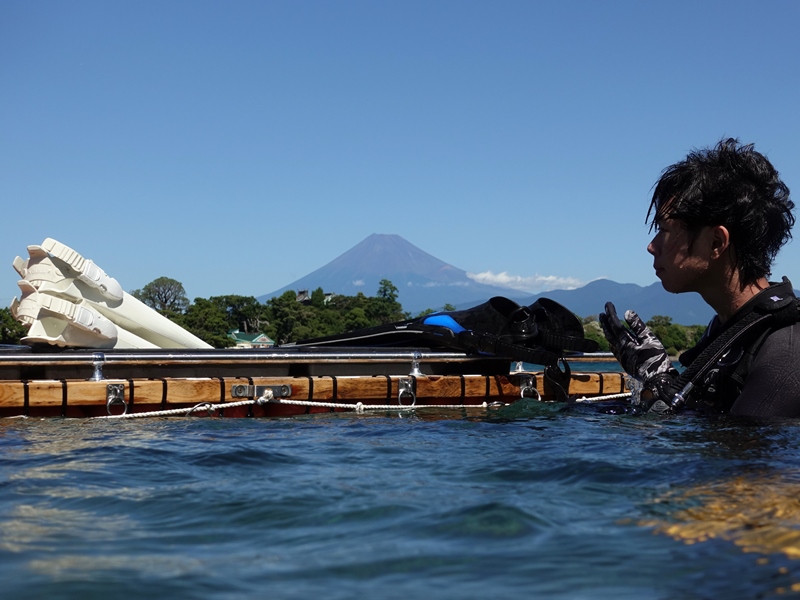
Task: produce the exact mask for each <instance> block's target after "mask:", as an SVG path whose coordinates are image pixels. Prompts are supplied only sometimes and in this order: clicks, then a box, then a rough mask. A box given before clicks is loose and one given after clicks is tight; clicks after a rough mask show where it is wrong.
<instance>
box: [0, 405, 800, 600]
mask: <svg viewBox="0 0 800 600" xmlns="http://www.w3.org/2000/svg"><path fill="white" fill-rule="evenodd" d="M799 425H800V424H799V423H798V422H796V421H788V422H776V423H753V422H749V421H741V420H736V419H732V418H710V417H700V416H697V415H690V414H684V415H679V416H672V417H663V416H662V417H656V416H633V415H625V414H616V415H614V414H606V413H604V412H602V411H599V410H597V409H596V407H594V406H587V405H570V406H566V405H563V404H555V403H552V404H551V403H547V404H545V403H538V402H535V401H533V400H525V401H521V402H520V403H517V404H515V405H512V406H509V407H506V408H500V409H479V410H472V411H469V412H464V411H460V410H451V411H447V410H444V411H443V410H438V411H436V412H426V410H424V409H420V410H419V411H417V412H416V413H404V414H397V413H378V414H363V415H360V414H344V413H335V414H323V415H315V416H307V417H299V418H283V419H214V418H198V417H189V418H184V417H173V418H157V419H148V420H124V421H123V420H114V421H110V420H71V419H46V420H40V419H3V420H0V453H1V454H0V456H2V460H1V461H0V576H1V578H2V579H1V581H2V588H1V589H0V596H1V597H2V598H9V599H12V598H48V599H53V598H76V599H78V598H80V599H92V598H103V599H108V598H126V599H129V598H148V599H154V598H203V599H220V600H221V599H238V598H278V599H280V598H298V599H300V598H321V597H324V598H326V599H339V598H341V599H345V598H388V599H393V598H397V599H403V600H408V599H410V598H425V599H430V598H482V599H483V598H492V599H496V598H592V599H596V598H609V599H615V600H616V599H620V598H631V599H634V598H635V599H643V598H663V599H672V598H770V597H785V596H787V595H792V594H794V593H797V591H798V590H800V505H799V504H798V498H800V426H799Z"/></svg>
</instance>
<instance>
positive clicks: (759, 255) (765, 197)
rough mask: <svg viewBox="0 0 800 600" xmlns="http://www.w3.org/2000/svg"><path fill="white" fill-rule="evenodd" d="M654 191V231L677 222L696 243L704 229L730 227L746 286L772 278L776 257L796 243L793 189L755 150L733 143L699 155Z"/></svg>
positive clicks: (672, 170)
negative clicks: (668, 222)
mask: <svg viewBox="0 0 800 600" xmlns="http://www.w3.org/2000/svg"><path fill="white" fill-rule="evenodd" d="M654 188H655V189H654V191H653V199H652V201H651V202H650V208H649V209H648V211H647V218H646V219H645V222H646V223H650V229H651V231H652V229H653V228H654V227H657V226H658V224H659V222H661V221H663V220H664V219H676V220H677V221H679V222H680V223H681V224H682V225H683V226H684V227H686V229H687V230H688V231H689V232H690V235H691V236H692V237H691V239H692V240H694V236H696V235H697V233H698V232H699V230H700V229H701V228H702V227H704V226H707V225H711V226H714V225H723V226H725V227H726V228H727V229H728V231H729V232H730V235H731V243H732V244H733V246H734V248H735V250H736V268H737V269H738V270H739V274H740V278H741V280H742V283H743V284H744V285H748V284H751V283H754V282H755V281H757V280H758V279H760V278H761V277H769V275H770V274H771V267H772V262H773V261H774V260H775V256H776V255H777V254H778V251H779V250H780V249H781V247H782V246H783V245H784V244H785V243H786V242H788V241H789V240H790V239H791V238H792V233H791V229H792V227H793V226H794V222H795V217H794V214H793V211H794V202H792V200H791V199H790V198H789V188H788V187H787V186H786V184H785V183H783V181H781V179H780V176H779V174H778V171H776V170H775V168H774V167H773V166H772V164H771V163H770V162H769V161H768V160H767V158H766V157H765V156H764V155H763V154H760V153H759V152H756V150H755V149H754V147H753V144H746V145H743V144H740V143H739V140H738V139H734V138H728V139H726V140H722V141H720V142H719V143H718V144H717V145H716V146H714V147H713V148H704V149H702V150H694V151H692V152H690V153H689V155H688V156H687V157H686V159H684V160H682V161H680V162H678V163H675V164H674V165H671V166H669V167H667V168H666V169H664V171H663V172H662V174H661V178H660V179H659V180H658V181H657V182H656V185H655V186H654ZM651 215H652V221H651ZM690 251H691V247H690Z"/></svg>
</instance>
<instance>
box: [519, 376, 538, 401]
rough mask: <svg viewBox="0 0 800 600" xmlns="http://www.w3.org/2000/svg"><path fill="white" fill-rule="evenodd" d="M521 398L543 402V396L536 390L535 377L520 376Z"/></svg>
mask: <svg viewBox="0 0 800 600" xmlns="http://www.w3.org/2000/svg"><path fill="white" fill-rule="evenodd" d="M519 397H520V398H534V399H535V400H541V399H542V395H541V394H540V393H539V390H538V389H536V383H535V378H534V377H533V375H526V374H521V375H520V376H519Z"/></svg>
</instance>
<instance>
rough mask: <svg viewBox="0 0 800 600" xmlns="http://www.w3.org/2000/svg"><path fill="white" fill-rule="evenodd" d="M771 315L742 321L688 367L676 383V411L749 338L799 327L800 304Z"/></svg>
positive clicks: (753, 314)
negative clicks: (724, 358) (721, 360)
mask: <svg viewBox="0 0 800 600" xmlns="http://www.w3.org/2000/svg"><path fill="white" fill-rule="evenodd" d="M786 300H787V302H785V303H783V304H782V305H781V306H779V307H778V308H777V309H776V310H775V311H773V312H769V313H766V314H764V313H759V312H755V311H754V312H751V313H750V314H748V315H747V316H745V317H744V318H743V319H742V320H741V321H739V322H738V323H735V324H734V325H733V326H732V327H730V328H729V329H727V330H725V331H724V332H723V333H721V334H720V335H719V337H717V338H716V339H715V340H714V341H713V342H711V343H710V344H709V345H708V346H707V347H706V348H705V350H703V351H702V352H701V353H700V355H699V356H698V357H697V358H695V359H694V360H693V361H692V363H691V364H690V365H689V366H688V367H686V369H685V370H684V371H683V373H681V374H680V375H679V376H678V378H677V379H676V381H675V386H676V389H677V390H678V391H677V393H676V394H675V395H674V396H673V398H672V405H673V408H681V407H682V406H683V405H684V404H685V402H686V397H687V396H688V395H689V393H690V392H691V391H692V389H694V387H695V386H696V385H697V383H698V382H700V381H702V380H703V378H704V377H705V375H706V374H707V373H708V371H709V370H711V369H712V368H713V367H714V365H716V364H717V361H719V360H720V359H721V358H722V357H723V356H724V355H725V353H726V352H728V350H730V349H731V348H732V347H733V346H734V345H735V344H736V343H738V342H740V341H742V340H745V339H747V337H748V336H751V335H755V336H756V337H759V336H760V335H763V334H764V333H766V332H767V331H769V330H773V331H774V330H775V329H780V328H781V327H786V326H788V325H792V324H794V323H796V322H797V321H798V320H799V319H800V313H799V312H798V311H800V303H799V302H798V300H797V299H796V298H794V297H791V298H787V299H786Z"/></svg>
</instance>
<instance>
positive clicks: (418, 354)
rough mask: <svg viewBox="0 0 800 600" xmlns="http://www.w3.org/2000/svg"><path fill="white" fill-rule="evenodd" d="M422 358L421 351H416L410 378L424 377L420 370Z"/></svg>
mask: <svg viewBox="0 0 800 600" xmlns="http://www.w3.org/2000/svg"><path fill="white" fill-rule="evenodd" d="M421 358H422V353H421V352H419V350H415V351H414V356H413V357H412V359H411V372H410V373H409V374H408V375H409V377H423V376H424V374H423V373H422V371H420V369H419V361H420V359H421Z"/></svg>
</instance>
